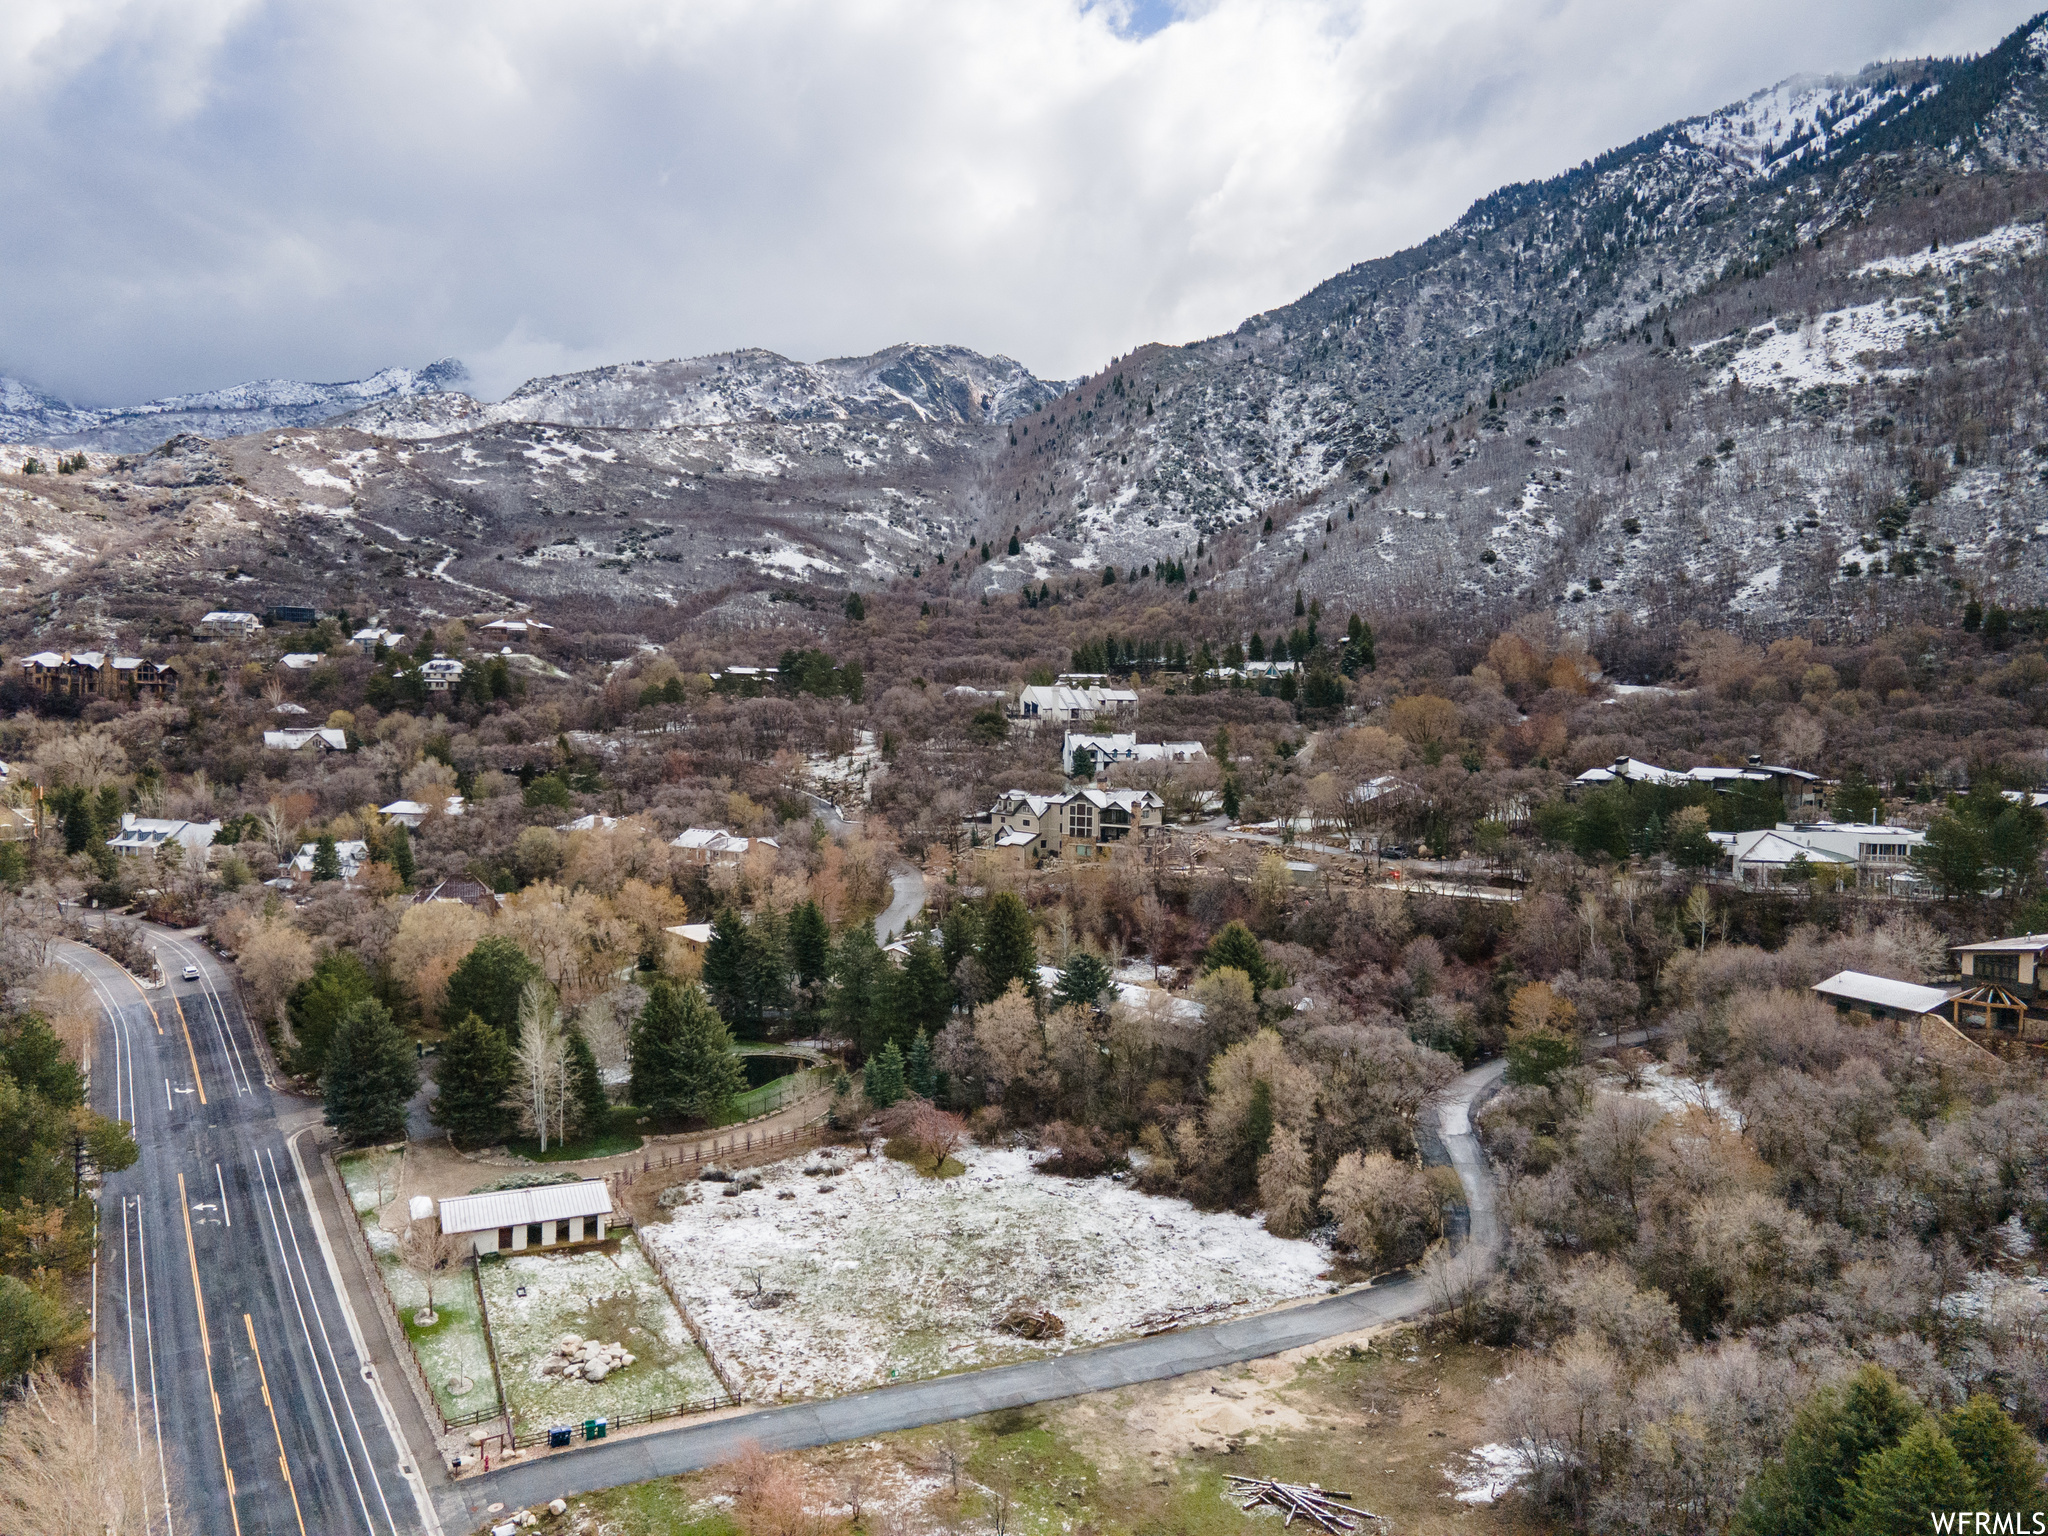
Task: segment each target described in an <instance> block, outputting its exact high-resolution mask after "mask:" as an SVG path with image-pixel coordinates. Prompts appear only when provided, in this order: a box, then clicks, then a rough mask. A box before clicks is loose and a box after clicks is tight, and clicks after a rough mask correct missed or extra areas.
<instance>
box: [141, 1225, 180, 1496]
mask: <svg viewBox="0 0 2048 1536" xmlns="http://www.w3.org/2000/svg"><path fill="white" fill-rule="evenodd" d="M135 1256H136V1259H137V1260H138V1261H139V1262H140V1263H141V1266H142V1338H143V1343H144V1344H145V1346H146V1347H147V1348H148V1350H149V1416H150V1418H151V1420H152V1421H154V1423H155V1425H156V1472H157V1477H158V1478H159V1479H160V1480H161V1481H162V1483H163V1486H164V1536H171V1471H170V1468H169V1466H168V1465H166V1463H165V1461H164V1420H163V1414H162V1412H161V1411H160V1410H159V1409H158V1406H157V1391H156V1325H155V1324H154V1323H153V1322H151V1321H150V1313H149V1245H148V1244H147V1243H145V1242H144V1241H143V1240H142V1197H141V1196H140V1195H137V1196H136V1197H135Z"/></svg>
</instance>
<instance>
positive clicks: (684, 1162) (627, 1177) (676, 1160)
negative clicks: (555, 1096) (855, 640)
mask: <svg viewBox="0 0 2048 1536" xmlns="http://www.w3.org/2000/svg"><path fill="white" fill-rule="evenodd" d="M824 1132H825V1125H824V1116H823V1115H820V1116H819V1117H818V1119H816V1120H814V1121H812V1122H811V1123H810V1124H809V1125H799V1126H792V1127H791V1128H790V1129H789V1130H786V1131H742V1130H737V1129H735V1130H734V1131H733V1132H732V1133H731V1134H730V1135H727V1136H715V1137H713V1138H712V1140H711V1144H710V1146H708V1147H707V1146H706V1145H705V1144H704V1143H703V1142H701V1141H700V1142H697V1143H695V1144H693V1145H691V1146H688V1147H681V1148H675V1147H663V1148H661V1150H660V1153H659V1155H658V1156H657V1155H656V1154H655V1153H652V1152H650V1153H648V1154H646V1155H644V1156H643V1157H642V1158H641V1159H640V1166H639V1167H638V1168H635V1167H633V1166H632V1165H631V1164H630V1163H629V1164H627V1165H626V1166H624V1167H622V1168H619V1169H617V1170H616V1177H617V1178H618V1181H619V1183H620V1184H621V1185H630V1184H631V1183H632V1182H633V1180H634V1179H635V1177H637V1176H638V1175H640V1174H643V1173H659V1172H661V1171H662V1170H663V1169H667V1168H702V1167H704V1166H705V1165H706V1164H709V1163H716V1162H718V1161H720V1160H721V1159H731V1158H741V1157H748V1158H751V1157H758V1156H760V1155H762V1154H763V1153H766V1152H773V1151H786V1150H788V1149H790V1148H793V1147H807V1146H811V1145H813V1144H815V1143H816V1142H817V1141H818V1140H819V1139H820V1138H821V1137H822V1136H823V1135H824Z"/></svg>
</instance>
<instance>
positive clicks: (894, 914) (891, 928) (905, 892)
mask: <svg viewBox="0 0 2048 1536" xmlns="http://www.w3.org/2000/svg"><path fill="white" fill-rule="evenodd" d="M889 888H890V890H892V891H893V892H894V893H895V894H894V895H893V896H891V897H890V899H889V905H888V906H887V907H885V908H883V909H882V915H881V916H880V917H878V918H876V919H875V942H876V943H877V944H886V943H888V942H889V941H890V940H891V939H893V938H895V937H896V935H897V934H899V933H901V932H902V931H903V930H904V929H906V928H908V927H909V926H910V920H911V919H912V918H913V917H916V916H917V914H918V913H920V912H922V911H923V910H924V876H923V874H921V873H920V872H919V871H917V870H915V869H912V868H910V867H909V866H907V865H906V866H905V867H904V868H902V869H898V870H894V871H892V872H891V873H890V875H889Z"/></svg>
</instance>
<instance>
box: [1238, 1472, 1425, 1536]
mask: <svg viewBox="0 0 2048 1536" xmlns="http://www.w3.org/2000/svg"><path fill="white" fill-rule="evenodd" d="M1230 1481H1231V1482H1233V1483H1235V1484H1236V1485H1237V1486H1236V1487H1234V1488H1232V1489H1231V1490H1230V1491H1231V1492H1232V1493H1233V1494H1235V1495H1236V1496H1237V1497H1238V1498H1240V1499H1242V1500H1243V1501H1244V1507H1245V1508H1246V1509H1248V1510H1249V1509H1256V1508H1258V1507H1259V1505H1261V1504H1271V1505H1272V1506H1273V1507H1274V1508H1275V1509H1284V1510H1285V1511H1287V1518H1286V1519H1285V1520H1283V1521H1281V1522H1280V1523H1281V1524H1282V1525H1292V1524H1294V1517H1295V1516H1296V1515H1300V1516H1301V1517H1302V1518H1303V1519H1304V1520H1311V1521H1313V1522H1314V1523H1315V1524H1317V1525H1318V1526H1321V1527H1322V1528H1323V1529H1324V1530H1326V1531H1329V1532H1332V1533H1335V1532H1337V1531H1355V1530H1357V1529H1358V1522H1359V1521H1360V1520H1384V1519H1385V1518H1386V1517H1385V1516H1384V1515H1376V1514H1374V1513H1373V1512H1372V1511H1371V1510H1369V1509H1359V1508H1357V1507H1356V1506H1355V1505H1353V1504H1352V1503H1351V1502H1350V1500H1351V1495H1350V1494H1348V1493H1332V1492H1327V1491H1325V1490H1324V1489H1322V1488H1319V1487H1317V1486H1316V1485H1315V1484H1314V1483H1309V1484H1308V1485H1306V1486H1303V1485H1302V1484H1300V1483H1276V1482H1274V1481H1273V1479H1271V1478H1269V1477H1237V1476H1235V1475H1233V1476H1232V1477H1231V1478H1230ZM1340 1501H1341V1502H1340Z"/></svg>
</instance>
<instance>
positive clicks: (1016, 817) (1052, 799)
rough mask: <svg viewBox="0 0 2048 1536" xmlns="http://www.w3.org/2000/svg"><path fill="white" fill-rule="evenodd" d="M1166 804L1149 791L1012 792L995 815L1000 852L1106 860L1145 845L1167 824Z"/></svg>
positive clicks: (999, 802) (998, 803)
mask: <svg viewBox="0 0 2048 1536" xmlns="http://www.w3.org/2000/svg"><path fill="white" fill-rule="evenodd" d="M1165 810H1166V802H1165V801H1163V800H1161V799H1160V798H1159V797H1158V796H1157V795H1155V794H1153V793H1152V791H1151V790H1149V789H1070V790H1067V791H1066V792H1065V793H1064V794H1058V795H1033V794H1027V793H1025V792H1024V791H1023V790H1021V789H1013V790H1009V791H1008V792H1006V793H1005V794H1004V795H1003V796H1002V797H1001V798H1000V799H998V800H997V801H996V803H995V805H994V807H993V808H992V809H991V810H990V812H989V822H990V825H991V830H992V831H993V832H994V836H995V846H996V847H997V848H1016V849H1020V850H1023V851H1025V852H1027V853H1031V854H1036V855H1038V856H1040V857H1052V856H1059V857H1063V858H1071V859H1091V858H1097V857H1100V856H1101V855H1102V854H1104V853H1105V852H1106V851H1107V850H1108V849H1109V848H1111V847H1113V846H1114V845H1116V844H1118V843H1123V842H1143V841H1144V840H1145V839H1146V838H1148V837H1150V836H1151V835H1152V833H1153V832H1155V831H1157V830H1158V829H1159V828H1160V827H1161V826H1163V825H1164V824H1165Z"/></svg>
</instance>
